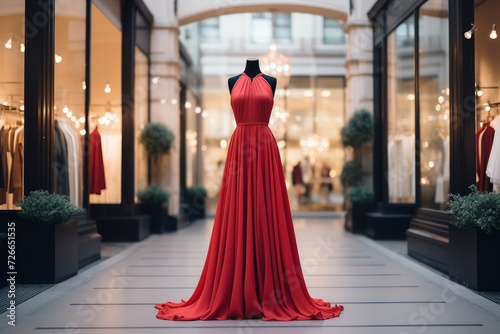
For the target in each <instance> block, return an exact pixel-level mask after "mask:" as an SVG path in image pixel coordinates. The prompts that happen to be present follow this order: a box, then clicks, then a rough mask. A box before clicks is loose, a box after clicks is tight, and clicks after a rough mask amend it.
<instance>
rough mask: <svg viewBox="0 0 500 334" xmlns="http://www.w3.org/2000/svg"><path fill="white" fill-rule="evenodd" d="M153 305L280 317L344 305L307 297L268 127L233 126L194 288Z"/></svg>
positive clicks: (165, 314)
mask: <svg viewBox="0 0 500 334" xmlns="http://www.w3.org/2000/svg"><path fill="white" fill-rule="evenodd" d="M155 308H157V309H158V310H159V311H158V314H157V318H158V319H165V320H211V319H217V320H227V319H238V320H241V319H250V318H251V319H261V320H280V321H289V320H310V319H329V318H333V317H338V316H339V314H340V312H341V311H342V310H343V309H344V307H343V306H342V305H335V306H333V305H332V304H331V303H330V302H326V301H323V299H319V298H312V297H311V296H309V293H308V291H307V287H306V284H305V282H304V277H303V273H302V269H301V264H300V260H299V253H298V250H297V243H296V239H295V232H294V228H293V221H292V216H291V212H290V205H289V201H288V194H287V189H286V185H285V178H284V174H283V167H282V164H281V158H280V154H279V149H278V146H277V143H276V139H275V137H274V135H273V133H272V132H271V130H270V129H269V127H267V126H239V127H237V128H236V129H235V131H234V133H233V135H232V137H231V141H230V143H229V148H228V155H227V160H226V163H225V166H224V173H223V177H222V184H221V192H220V196H219V201H218V203H217V210H216V214H215V221H214V226H213V230H212V235H211V239H210V244H209V248H208V253H207V256H206V260H205V265H204V267H203V271H202V273H201V277H200V279H199V282H198V285H197V286H196V289H195V291H194V293H193V295H192V296H191V298H189V299H188V300H187V301H185V300H184V299H181V302H172V301H169V302H166V303H161V304H157V305H156V306H155Z"/></svg>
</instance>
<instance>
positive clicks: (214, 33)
mask: <svg viewBox="0 0 500 334" xmlns="http://www.w3.org/2000/svg"><path fill="white" fill-rule="evenodd" d="M198 27H199V34H200V38H201V42H202V43H219V42H220V33H219V18H218V17H211V18H208V19H205V20H202V21H200V23H199V25H198Z"/></svg>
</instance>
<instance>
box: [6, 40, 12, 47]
mask: <svg viewBox="0 0 500 334" xmlns="http://www.w3.org/2000/svg"><path fill="white" fill-rule="evenodd" d="M5 47H6V48H7V49H12V37H11V38H9V40H8V41H7V43H5Z"/></svg>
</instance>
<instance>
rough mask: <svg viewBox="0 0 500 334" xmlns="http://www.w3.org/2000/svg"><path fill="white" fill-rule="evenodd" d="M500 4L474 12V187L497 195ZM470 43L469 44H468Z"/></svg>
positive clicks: (499, 184) (489, 3)
mask: <svg viewBox="0 0 500 334" xmlns="http://www.w3.org/2000/svg"><path fill="white" fill-rule="evenodd" d="M499 11H500V3H499V2H498V1H484V2H481V3H480V4H479V5H477V6H476V8H475V10H474V21H475V24H476V25H477V26H478V27H479V28H480V30H477V31H476V32H475V33H474V34H473V37H474V48H475V55H474V58H475V79H476V80H475V83H476V89H475V91H476V94H475V95H476V103H475V106H476V145H477V146H476V185H477V188H478V189H479V190H481V191H487V192H491V191H497V192H499V191H500V154H499V153H498V152H499V151H500V145H498V144H500V141H498V140H496V137H497V136H498V132H497V131H499V130H500V128H499V127H498V123H499V121H500V84H499V79H498V78H499V77H500V64H499V62H498V57H497V55H498V53H499V52H500V46H499V45H498V38H497V32H496V24H497V23H498V20H497V19H498V13H499ZM469 42H470V41H469Z"/></svg>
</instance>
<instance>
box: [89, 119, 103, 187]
mask: <svg viewBox="0 0 500 334" xmlns="http://www.w3.org/2000/svg"><path fill="white" fill-rule="evenodd" d="M89 144H90V159H89V160H90V161H89V163H90V171H89V174H90V175H89V177H90V186H89V192H90V193H91V194H99V195H100V194H101V190H104V189H106V178H105V177H104V161H103V159H102V145H101V135H100V134H99V131H97V126H96V127H95V129H94V131H92V133H91V134H90V140H89Z"/></svg>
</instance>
